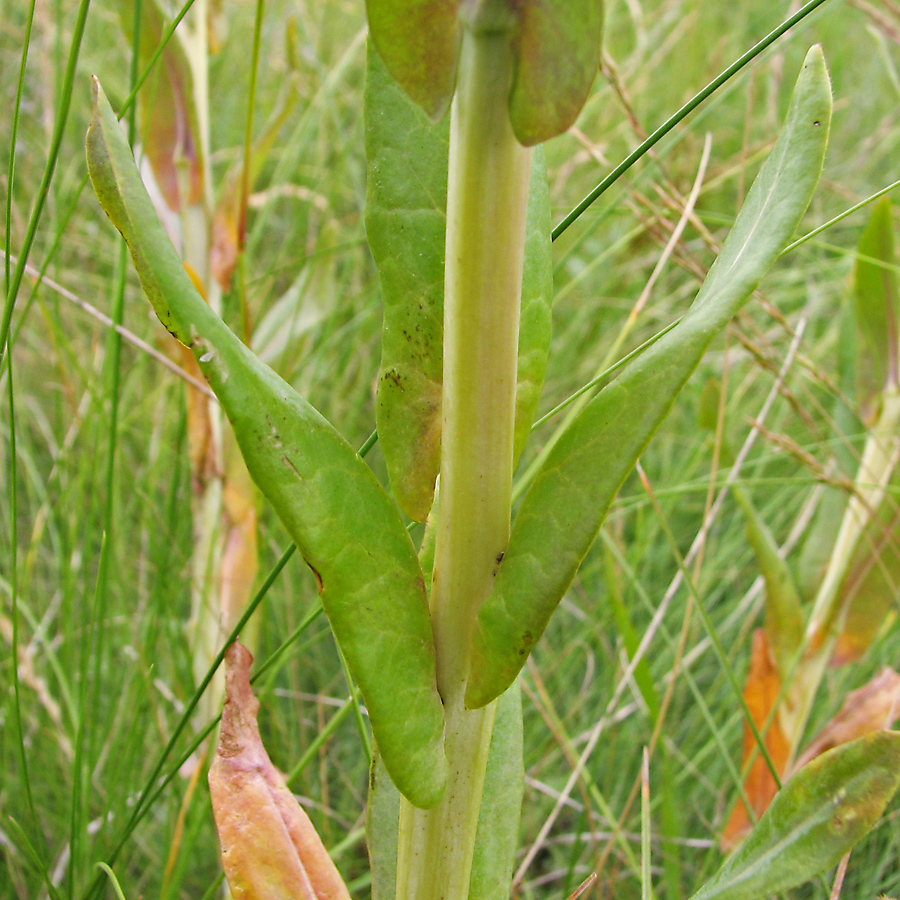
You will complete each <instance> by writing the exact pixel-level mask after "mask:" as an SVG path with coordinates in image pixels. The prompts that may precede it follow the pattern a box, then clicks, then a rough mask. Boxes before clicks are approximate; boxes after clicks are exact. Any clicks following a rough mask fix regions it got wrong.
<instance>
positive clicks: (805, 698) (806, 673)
mask: <svg viewBox="0 0 900 900" xmlns="http://www.w3.org/2000/svg"><path fill="white" fill-rule="evenodd" d="M898 427H900V392H898V391H897V390H896V389H894V390H887V391H885V393H884V395H883V400H882V408H881V414H880V415H879V417H878V422H877V423H876V425H875V427H874V428H873V429H872V432H871V433H870V435H869V437H868V439H867V440H866V445H865V447H864V448H863V454H862V458H861V459H860V463H859V471H858V472H857V475H856V480H855V483H854V488H855V490H854V493H853V496H852V497H851V498H850V502H849V503H848V505H847V510H846V512H845V513H844V517H843V519H842V520H841V526H840V529H839V530H838V536H837V539H836V540H835V544H834V549H833V550H832V552H831V558H830V560H829V562H828V568H827V570H826V572H825V577H824V578H823V579H822V584H821V586H820V588H819V591H818V593H817V594H816V599H815V603H814V604H813V611H812V614H811V616H810V620H809V625H808V626H807V629H806V636H805V642H806V645H807V646H808V647H809V648H810V650H809V654H808V656H807V658H806V659H805V660H804V661H803V664H802V667H801V670H800V671H799V673H798V676H799V677H798V678H797V679H796V684H795V685H792V687H791V689H790V690H789V691H788V708H789V709H790V710H791V711H792V712H791V716H790V719H791V722H790V726H791V727H790V731H789V733H788V735H787V737H788V740H789V742H790V746H791V747H792V748H793V750H794V752H796V750H797V747H798V744H799V741H800V738H801V737H802V732H803V729H804V728H805V727H806V720H807V719H808V717H809V712H810V710H811V708H812V702H813V699H814V698H815V694H816V691H817V690H818V688H819V685H820V684H821V681H822V678H823V676H824V674H825V670H826V669H827V667H828V663H829V662H830V660H831V656H832V654H833V653H834V648H835V645H836V643H837V640H838V638H839V637H840V635H841V632H842V631H843V628H844V624H845V622H846V618H847V612H848V610H847V604H846V603H844V602H842V599H843V598H842V595H841V586H842V585H843V583H844V581H845V580H846V577H847V572H848V570H849V568H850V565H851V563H852V562H853V558H854V556H855V555H856V552H857V550H858V548H859V546H860V542H861V540H862V538H863V534H864V533H865V531H866V529H867V528H868V526H869V524H870V523H871V522H872V519H873V517H874V516H875V515H876V514H877V512H878V509H879V508H880V507H881V505H882V503H883V501H884V499H885V496H886V491H887V486H888V483H889V482H890V479H891V474H892V473H893V471H894V467H895V466H896V464H897V452H898V446H897V429H898Z"/></svg>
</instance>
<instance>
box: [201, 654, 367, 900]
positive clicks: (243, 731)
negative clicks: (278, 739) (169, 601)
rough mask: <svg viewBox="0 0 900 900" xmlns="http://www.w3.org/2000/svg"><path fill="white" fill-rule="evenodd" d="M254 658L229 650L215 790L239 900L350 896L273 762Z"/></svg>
mask: <svg viewBox="0 0 900 900" xmlns="http://www.w3.org/2000/svg"><path fill="white" fill-rule="evenodd" d="M252 662H253V657H252V655H251V654H250V651H249V650H247V649H246V648H245V647H243V646H242V645H241V644H237V643H235V644H232V645H231V646H230V647H229V648H228V651H227V653H226V655H225V707H224V710H223V712H222V725H221V729H220V732H219V744H218V747H217V748H216V756H215V760H214V761H213V764H212V767H211V768H210V770H209V790H210V795H211V797H212V806H213V814H214V816H215V820H216V829H217V830H218V832H219V843H220V845H221V850H222V867H223V868H224V870H225V875H226V877H227V878H228V884H229V886H230V888H231V894H232V896H233V897H234V900H349V898H350V894H349V893H348V891H347V888H346V886H345V885H344V882H343V880H342V879H341V876H340V874H339V873H338V871H337V869H336V868H335V865H334V863H333V862H332V861H331V858H330V857H329V856H328V852H327V851H326V849H325V847H324V845H323V844H322V841H321V840H320V838H319V835H318V834H317V832H316V830H315V828H314V827H313V824H312V822H310V820H309V817H308V816H307V815H306V813H305V812H304V811H303V810H302V809H301V807H300V804H299V803H297V800H296V799H295V798H294V795H293V794H292V793H291V792H290V790H289V789H288V786H287V784H286V783H285V781H284V777H283V776H282V775H281V773H280V772H279V771H278V770H277V769H276V768H275V767H274V766H273V765H272V762H271V761H270V760H269V757H268V754H267V753H266V751H265V748H264V747H263V744H262V740H261V738H260V735H259V727H258V725H257V722H256V715H257V712H258V711H259V701H258V700H257V699H256V697H254V696H253V691H252V690H251V688H250V664H251V663H252Z"/></svg>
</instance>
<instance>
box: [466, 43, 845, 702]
mask: <svg viewBox="0 0 900 900" xmlns="http://www.w3.org/2000/svg"><path fill="white" fill-rule="evenodd" d="M830 120H831V87H830V83H829V80H828V74H827V71H826V68H825V60H824V57H823V55H822V51H821V48H819V47H814V48H813V49H812V50H810V51H809V53H808V54H807V57H806V61H805V63H804V66H803V70H802V71H801V74H800V77H799V79H798V81H797V85H796V87H795V89H794V94H793V97H792V101H791V106H790V109H789V112H788V115H787V119H786V122H785V125H784V128H783V129H782V133H781V135H780V137H779V138H778V141H777V142H776V144H775V146H774V148H773V149H772V153H771V154H770V156H769V158H768V160H767V161H766V163H765V164H764V166H763V168H762V169H761V171H760V173H759V175H758V177H757V178H756V181H755V182H754V184H753V187H752V189H751V190H750V193H749V194H748V196H747V200H746V202H745V203H744V206H743V208H742V209H741V211H740V213H739V215H738V217H737V220H736V221H735V224H734V227H733V229H732V231H731V233H730V234H729V236H728V238H727V240H726V241H725V244H724V246H723V248H722V252H721V254H720V255H719V258H718V259H717V260H716V262H715V263H714V264H713V266H712V268H711V269H710V272H709V275H708V276H707V278H706V281H705V282H704V284H703V287H702V288H701V290H700V293H699V294H698V296H697V299H696V300H695V301H694V304H693V305H692V306H691V308H690V310H689V311H688V312H687V313H686V314H685V316H684V318H683V319H682V321H681V322H680V323H679V325H678V327H677V328H675V329H673V330H672V331H670V332H669V333H668V334H667V335H665V336H664V337H663V338H661V339H660V340H659V341H657V342H656V343H655V344H654V345H653V346H651V347H650V348H649V349H648V350H647V351H646V352H645V353H644V354H643V355H642V356H640V357H639V358H638V360H637V361H636V362H635V363H634V364H632V365H631V366H629V367H628V368H627V369H625V371H624V372H623V373H622V374H621V375H620V376H619V377H618V378H617V379H616V380H615V381H613V382H612V383H611V384H610V385H608V386H607V387H606V388H604V389H603V390H602V391H601V392H600V393H599V394H598V395H597V396H596V397H595V398H594V400H592V401H591V403H590V404H588V406H586V407H585V409H584V410H583V411H582V413H581V414H580V416H579V417H578V418H577V419H576V420H575V421H574V422H573V424H572V426H571V427H570V429H569V431H568V432H567V433H566V434H565V435H563V437H562V438H561V439H560V441H559V443H558V444H557V445H556V447H555V448H554V450H553V452H552V453H551V455H550V456H549V457H548V459H547V461H546V463H545V465H544V467H543V469H542V470H541V472H540V474H539V475H538V477H537V478H536V480H535V482H534V483H533V484H532V486H531V488H530V489H529V491H528V494H527V495H526V497H525V499H524V501H523V503H522V507H521V509H520V510H519V513H518V516H517V517H516V521H515V523H514V526H513V531H512V536H511V538H510V544H509V549H508V550H507V553H506V556H505V557H504V560H503V563H502V565H501V566H500V570H499V573H498V576H497V581H496V583H495V585H494V589H493V591H492V593H491V596H490V597H489V598H488V599H487V600H486V601H485V603H484V604H483V605H482V607H481V609H480V610H479V613H478V621H477V624H476V627H475V630H474V633H473V638H472V654H473V655H472V671H471V676H470V680H469V685H468V688H467V693H466V703H467V704H468V705H470V706H473V707H477V706H483V705H484V704H486V703H488V702H490V700H492V699H493V698H494V697H496V696H498V695H499V694H500V693H502V692H503V691H504V690H505V689H506V687H507V686H508V685H509V684H511V683H512V681H513V679H515V677H516V674H517V673H518V671H519V670H520V668H521V667H522V665H523V664H524V662H525V660H526V659H527V657H528V654H529V653H530V651H531V648H532V647H533V646H534V644H535V642H536V641H537V639H538V638H539V637H540V635H541V634H542V633H543V631H544V628H545V627H546V624H547V622H548V621H549V619H550V615H551V614H552V612H553V610H554V609H555V608H556V605H557V603H558V602H559V601H560V599H561V598H562V596H563V594H564V593H565V591H566V589H567V588H568V586H569V584H570V583H571V581H572V579H573V578H574V577H575V573H576V571H577V570H578V566H579V565H580V564H581V560H582V559H583V558H584V556H585V554H586V553H587V551H588V549H589V548H590V546H591V544H592V543H593V541H594V538H595V537H596V535H597V532H598V531H599V528H600V525H601V523H602V521H603V517H604V516H605V514H606V511H607V510H608V509H609V506H610V504H611V503H612V501H613V499H614V498H615V496H616V493H617V492H618V490H619V487H620V486H621V484H622V482H623V481H624V480H625V478H626V477H627V476H628V474H629V473H630V472H631V470H632V468H633V466H634V464H635V462H636V461H637V459H638V457H639V456H640V454H641V453H642V452H643V450H644V448H645V447H646V446H647V444H648V443H649V441H650V439H651V438H652V437H653V435H654V433H655V432H656V430H657V429H658V427H659V425H660V423H661V422H662V420H663V419H664V418H665V417H666V415H667V414H668V413H669V411H670V410H671V408H672V406H673V405H674V402H675V399H676V397H677V395H678V393H679V391H680V390H681V388H682V387H683V386H684V384H685V383H686V382H687V380H688V378H689V377H690V375H691V373H692V372H693V370H694V369H695V368H696V366H697V364H698V363H699V362H700V360H701V358H702V357H703V354H704V353H705V351H706V348H707V347H708V346H709V344H710V342H711V341H712V340H713V338H714V337H715V336H716V335H717V334H718V333H719V332H720V331H721V330H722V329H723V328H724V327H725V325H727V323H728V322H729V320H730V319H731V317H732V316H733V315H734V314H735V313H736V312H737V311H738V310H739V309H740V308H741V306H742V305H743V304H744V303H745V302H746V300H747V299H748V298H749V297H750V295H751V294H752V292H753V290H754V289H755V288H756V286H757V285H758V284H759V281H760V280H761V278H762V277H763V275H765V273H766V272H767V271H768V269H769V268H770V266H771V265H772V263H773V262H774V261H775V260H776V259H777V258H778V256H779V254H780V253H781V250H782V248H783V247H784V245H785V244H786V243H787V242H788V241H789V240H790V239H791V237H792V236H793V233H794V231H795V229H796V227H797V225H798V223H799V221H800V218H801V216H802V215H803V213H804V212H805V210H806V207H807V206H808V204H809V201H810V199H811V197H812V195H813V192H814V190H815V187H816V184H817V183H818V180H819V175H820V173H821V171H822V164H823V161H824V156H825V147H826V144H827V139H828V128H829V124H830Z"/></svg>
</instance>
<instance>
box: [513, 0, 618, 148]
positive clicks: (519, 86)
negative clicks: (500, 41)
mask: <svg viewBox="0 0 900 900" xmlns="http://www.w3.org/2000/svg"><path fill="white" fill-rule="evenodd" d="M602 33H603V3H602V0H541V2H535V0H531V2H525V3H521V4H519V23H518V27H517V29H516V32H515V37H514V38H513V42H514V46H515V51H514V52H515V57H516V77H515V81H514V83H513V90H512V95H511V96H510V101H509V117H510V120H511V121H512V126H513V131H514V132H515V135H516V137H517V138H518V139H519V142H520V143H522V144H524V145H525V146H526V147H528V146H531V145H533V144H539V143H542V142H543V141H546V140H549V139H550V138H552V137H555V136H556V135H558V134H562V133H563V132H564V131H566V130H567V129H568V128H570V127H571V126H572V125H574V124H575V120H576V119H577V118H578V114H579V113H580V112H581V108H582V107H583V106H584V103H585V101H586V100H587V98H588V94H589V92H590V89H591V85H592V84H593V83H594V77H595V76H596V74H597V68H598V64H599V62H600V41H601V37H602Z"/></svg>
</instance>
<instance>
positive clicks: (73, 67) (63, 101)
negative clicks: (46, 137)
mask: <svg viewBox="0 0 900 900" xmlns="http://www.w3.org/2000/svg"><path fill="white" fill-rule="evenodd" d="M90 5H91V0H81V3H80V4H79V6H78V15H77V17H76V19H75V25H74V27H73V29H72V37H71V39H70V45H69V46H70V50H69V58H68V59H67V60H66V70H65V74H64V75H63V83H62V85H60V89H59V96H60V102H59V109H58V110H57V111H56V117H55V121H54V125H53V135H52V137H51V138H50V150H49V152H48V153H47V162H46V163H45V165H44V174H43V177H42V178H41V184H40V187H39V188H38V192H37V197H36V198H35V202H34V206H33V207H32V210H31V215H30V216H29V218H28V225H27V227H26V229H25V237H24V239H23V241H22V247H21V249H20V250H19V255H18V259H17V261H16V267H15V269H14V270H13V273H12V276H11V278H10V279H9V280H8V282H7V285H6V301H5V303H4V306H3V313H2V316H0V361H2V359H3V354H4V353H6V351H7V346H6V343H7V339H8V338H9V327H10V323H11V322H12V314H13V309H14V308H15V305H16V297H17V295H18V293H19V286H20V285H21V283H22V276H23V275H24V274H25V265H26V263H27V262H28V254H29V253H30V252H31V246H32V244H33V243H34V239H35V235H36V234H37V227H38V223H39V222H40V220H41V215H42V214H43V212H44V205H45V204H46V202H47V196H48V194H49V193H50V182H51V181H52V180H53V173H54V172H55V171H56V163H57V161H58V160H59V154H60V152H61V150H62V142H63V137H64V136H65V130H66V122H67V121H68V119H69V106H70V104H71V100H72V87H73V85H74V83H75V73H76V71H77V68H78V57H79V54H80V52H81V39H82V37H83V36H84V28H85V25H86V24H87V15H88V9H89V8H90ZM9 187H10V190H11V188H12V186H11V185H10V186H9ZM8 234H9V232H7V235H8ZM7 240H8V237H7Z"/></svg>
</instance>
